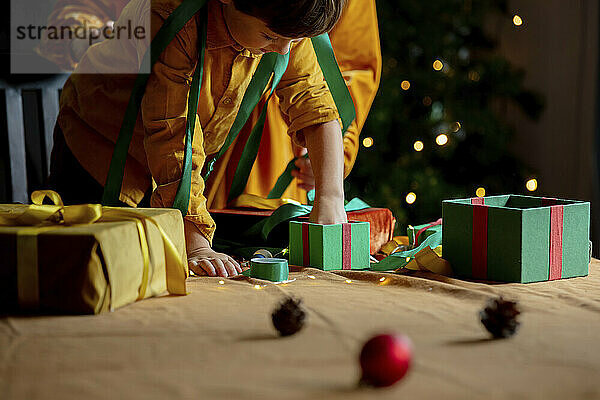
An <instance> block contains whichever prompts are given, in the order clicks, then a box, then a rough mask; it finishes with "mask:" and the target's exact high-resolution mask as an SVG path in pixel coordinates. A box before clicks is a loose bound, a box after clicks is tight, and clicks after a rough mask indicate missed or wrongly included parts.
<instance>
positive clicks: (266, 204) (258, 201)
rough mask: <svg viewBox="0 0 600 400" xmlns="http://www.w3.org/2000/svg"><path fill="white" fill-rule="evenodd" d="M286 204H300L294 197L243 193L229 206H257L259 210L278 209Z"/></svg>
mask: <svg viewBox="0 0 600 400" xmlns="http://www.w3.org/2000/svg"><path fill="white" fill-rule="evenodd" d="M284 204H296V205H298V206H299V205H300V203H299V202H297V201H296V200H292V199H284V198H282V199H264V198H262V197H259V196H256V195H253V194H248V193H242V194H240V195H239V196H238V197H236V198H235V199H234V200H233V201H232V202H231V203H230V204H229V206H231V207H234V208H257V209H259V210H276V209H278V208H279V207H281V206H282V205H284Z"/></svg>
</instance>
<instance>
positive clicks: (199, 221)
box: [50, 0, 346, 276]
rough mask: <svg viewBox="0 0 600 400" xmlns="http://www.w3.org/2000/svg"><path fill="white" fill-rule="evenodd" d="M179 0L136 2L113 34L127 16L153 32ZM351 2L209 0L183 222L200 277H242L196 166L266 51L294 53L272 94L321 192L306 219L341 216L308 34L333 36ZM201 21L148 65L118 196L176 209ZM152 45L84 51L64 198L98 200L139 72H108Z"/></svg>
mask: <svg viewBox="0 0 600 400" xmlns="http://www.w3.org/2000/svg"><path fill="white" fill-rule="evenodd" d="M179 4H181V0H156V1H153V2H152V7H151V9H150V8H149V7H148V3H147V1H146V0H132V1H131V2H130V3H129V4H128V5H127V7H125V9H124V10H123V13H122V15H121V17H120V18H119V21H117V23H116V24H115V26H116V29H118V26H120V25H123V24H125V23H126V21H130V20H134V21H135V20H141V19H143V18H144V17H145V16H148V15H150V20H151V27H152V36H154V35H155V34H156V32H157V31H158V30H159V28H160V26H161V25H162V23H164V21H165V20H166V19H167V17H168V16H169V15H170V14H171V13H172V12H173V11H174V10H175V8H177V6H178V5H179ZM344 4H345V0H298V1H294V2H290V1H288V0H268V1H261V2H256V1H253V0H210V1H209V2H208V4H207V8H208V9H207V13H208V20H207V21H208V22H207V37H206V52H205V59H204V73H203V80H202V87H201V91H200V101H199V107H198V115H197V118H196V129H195V131H196V133H195V135H194V141H193V156H192V164H193V167H192V188H191V196H190V201H189V207H188V213H187V215H186V217H185V220H184V226H185V236H186V246H187V251H188V265H189V266H190V268H191V269H192V270H193V271H194V272H196V273H205V274H208V275H210V276H215V275H219V276H234V275H236V274H238V273H239V272H241V269H240V266H239V265H238V264H237V263H236V262H235V261H234V260H233V259H232V258H231V257H229V256H227V255H225V254H221V253H217V252H215V251H213V250H212V249H211V247H210V242H211V240H212V237H213V234H214V230H215V224H214V221H213V220H212V218H211V217H210V215H209V214H208V212H207V210H206V199H205V197H204V195H203V191H204V181H203V180H202V176H201V171H202V167H203V165H204V162H205V159H206V157H207V156H211V155H214V154H215V153H217V152H218V150H219V148H220V147H221V146H222V144H223V142H224V141H225V138H226V136H227V133H228V131H229V128H230V127H231V125H232V123H233V121H234V119H235V116H236V113H237V110H238V108H239V105H240V102H241V100H242V97H243V95H244V92H245V90H246V88H247V86H248V84H249V82H250V80H251V77H252V74H253V73H254V71H255V70H256V67H257V65H258V63H259V61H260V58H261V55H262V54H264V53H266V52H272V51H274V52H278V53H280V54H287V53H288V52H289V53H290V58H289V64H288V68H287V70H286V72H285V73H284V75H283V77H282V79H281V81H280V83H279V85H278V86H277V94H278V97H279V99H280V102H281V108H282V111H283V112H284V113H285V114H286V115H287V116H288V118H289V120H290V129H289V133H290V135H292V138H293V140H295V141H296V142H297V143H298V144H299V145H302V146H304V147H306V148H307V149H308V152H309V154H310V156H311V161H312V168H313V171H314V175H315V185H316V189H317V196H316V199H315V206H314V208H313V212H312V214H311V218H312V220H313V221H315V222H318V223H322V224H332V223H342V222H346V214H345V212H344V208H343V201H344V192H343V168H344V160H343V145H342V136H341V130H340V126H339V123H338V122H337V119H338V113H337V110H336V108H335V104H334V102H333V99H332V97H331V94H330V92H329V90H328V88H327V85H326V83H325V81H324V79H323V76H322V73H321V71H320V67H319V65H318V64H317V61H316V56H315V54H314V51H313V49H312V46H311V43H310V40H307V39H302V38H306V37H311V36H316V35H319V34H321V33H324V32H327V31H329V30H330V29H331V28H332V27H333V26H334V25H335V23H336V22H337V20H338V19H339V17H340V14H341V12H342V9H343V7H344ZM199 14H200V13H199ZM198 20H199V17H198V18H192V19H191V20H190V21H189V22H188V23H187V24H186V25H185V26H184V28H183V29H182V30H181V31H179V33H178V34H177V36H176V37H175V39H174V40H173V41H172V42H171V43H170V44H169V45H168V46H167V48H166V49H165V51H164V52H163V53H162V54H161V55H160V57H159V59H158V61H157V63H156V64H155V65H154V67H153V69H152V73H151V75H150V78H149V80H148V84H147V87H146V91H145V95H144V98H143V100H142V105H141V112H140V114H139V116H138V120H137V125H136V128H135V130H134V133H133V139H132V143H131V145H130V147H129V153H128V159H127V164H126V168H125V177H124V179H123V186H122V189H121V193H120V200H121V201H123V202H124V203H127V204H128V205H130V206H138V205H141V206H143V205H146V203H147V202H148V198H149V204H150V205H151V206H152V207H170V206H171V205H172V204H173V200H174V197H175V194H176V191H177V188H178V186H179V182H180V179H181V174H182V159H183V153H184V136H185V124H186V113H187V97H188V92H189V86H190V81H191V77H192V75H193V73H194V70H195V68H196V64H197V60H198V47H199V46H198ZM145 50H146V49H145V47H144V46H139V45H137V43H136V44H135V45H133V46H125V45H123V44H122V43H120V42H117V41H113V40H105V41H103V42H101V43H99V44H97V45H95V46H92V47H91V48H90V49H89V50H88V51H87V52H86V54H85V55H84V57H83V58H82V60H81V62H80V63H79V65H78V67H77V70H76V71H75V74H73V75H72V76H71V78H70V79H69V80H68V81H67V83H66V84H65V87H64V89H63V93H62V96H61V110H60V114H59V117H58V123H57V126H56V131H55V144H54V148H53V154H52V160H51V171H50V185H51V186H52V188H53V189H55V190H57V191H58V192H59V193H61V194H62V195H63V198H64V199H65V201H66V202H68V203H69V202H70V203H76V202H77V203H81V202H85V203H90V202H98V201H99V200H100V198H101V196H102V190H103V188H102V185H103V184H104V182H106V177H107V173H108V166H109V162H110V159H111V156H112V153H113V150H114V143H115V142H116V139H117V136H118V133H119V128H120V125H121V122H122V120H123V115H124V113H125V108H126V105H127V102H128V100H129V95H130V92H131V88H132V86H133V81H134V79H135V76H132V75H114V74H107V73H106V71H109V72H110V71H112V69H111V68H113V69H115V71H116V70H117V68H116V65H121V64H126V63H132V62H136V61H137V60H140V59H141V58H142V57H143V55H144V53H145ZM290 50H291V51H290ZM78 72H80V73H78ZM81 72H86V74H82V73H81ZM90 72H102V73H101V74H99V73H96V74H90ZM153 186H155V187H154V190H150V189H152V188H153ZM150 193H151V195H150V196H148V195H149V194H150Z"/></svg>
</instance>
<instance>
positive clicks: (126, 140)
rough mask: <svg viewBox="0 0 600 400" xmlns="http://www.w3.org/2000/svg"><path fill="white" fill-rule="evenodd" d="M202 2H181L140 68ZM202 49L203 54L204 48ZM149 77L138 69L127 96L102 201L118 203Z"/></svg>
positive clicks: (153, 58) (151, 60) (152, 59)
mask: <svg viewBox="0 0 600 400" xmlns="http://www.w3.org/2000/svg"><path fill="white" fill-rule="evenodd" d="M205 5H206V0H184V1H183V3H181V5H180V6H179V7H177V8H176V9H175V11H174V12H173V13H172V14H171V15H169V17H168V18H167V19H166V21H165V22H164V24H163V25H162V27H161V28H160V30H159V31H158V33H157V34H156V36H155V37H154V39H153V40H152V43H151V44H150V48H149V49H148V50H147V51H146V54H145V55H144V58H143V61H142V64H141V65H142V67H141V68H143V67H144V66H147V65H150V67H151V68H152V67H153V66H154V64H156V62H157V61H158V58H159V57H160V55H161V54H162V52H163V51H164V49H165V48H166V47H167V46H168V45H169V43H171V41H172V40H173V39H174V38H175V36H176V35H177V33H178V32H179V31H180V30H181V29H182V28H183V27H184V26H185V24H186V23H187V22H188V21H189V20H190V19H191V18H192V17H193V16H194V15H195V14H196V13H197V12H198V11H200V10H201V9H202V7H204V6H205ZM201 53H202V54H203V53H204V52H201ZM141 68H140V69H141ZM149 78H150V74H148V73H142V72H140V73H139V74H138V75H137V77H136V79H135V83H134V85H133V90H132V92H131V97H130V98H129V103H128V104H127V108H126V110H125V116H124V117H123V123H122V124H121V130H120V131H119V137H118V138H117V142H116V143H115V150H114V152H113V156H112V159H111V161H110V167H109V170H108V176H107V178H106V183H105V185H104V193H103V195H102V204H103V205H106V206H118V205H120V202H119V195H120V194H121V186H122V185H123V176H124V174H125V161H126V160H127V153H128V151H129V145H130V144H131V138H132V137H133V130H134V128H135V124H136V122H137V116H138V114H139V110H140V106H141V104H142V99H143V97H144V92H145V91H146V85H147V83H148V79H149ZM196 103H197V101H196ZM190 161H191V160H190ZM186 212H187V207H186Z"/></svg>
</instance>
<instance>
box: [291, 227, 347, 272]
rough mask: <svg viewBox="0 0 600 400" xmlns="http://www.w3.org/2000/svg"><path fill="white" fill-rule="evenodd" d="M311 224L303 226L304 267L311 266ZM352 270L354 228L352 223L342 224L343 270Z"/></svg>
mask: <svg viewBox="0 0 600 400" xmlns="http://www.w3.org/2000/svg"><path fill="white" fill-rule="evenodd" d="M308 227H309V224H307V223H303V224H302V262H303V265H304V266H309V265H310V243H309V234H308ZM323 250H324V249H323ZM351 268H352V226H351V225H350V223H345V224H342V269H351Z"/></svg>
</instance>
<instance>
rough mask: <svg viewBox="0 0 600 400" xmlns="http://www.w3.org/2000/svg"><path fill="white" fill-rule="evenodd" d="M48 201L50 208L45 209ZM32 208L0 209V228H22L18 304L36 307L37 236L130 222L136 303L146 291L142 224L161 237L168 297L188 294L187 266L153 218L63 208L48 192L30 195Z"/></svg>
mask: <svg viewBox="0 0 600 400" xmlns="http://www.w3.org/2000/svg"><path fill="white" fill-rule="evenodd" d="M46 198H48V199H49V200H50V201H51V202H52V203H53V204H52V205H45V204H43V203H44V200H45V199H46ZM31 201H32V203H33V204H31V205H27V206H24V205H23V206H19V205H12V206H10V207H9V208H6V207H0V226H23V227H24V228H23V229H20V230H19V231H18V232H17V236H18V241H17V254H18V256H17V260H18V261H17V283H18V296H19V304H20V305H21V306H22V307H23V308H29V309H33V308H36V307H37V306H38V305H39V282H38V273H37V268H38V259H37V235H39V234H40V233H42V232H46V231H49V230H54V229H57V227H58V226H70V225H87V224H93V223H97V222H116V221H132V222H135V223H136V226H137V230H138V236H139V240H140V246H141V250H142V258H143V263H144V265H143V273H142V283H141V284H140V288H139V290H138V298H137V300H141V299H143V298H144V296H145V294H146V289H147V287H148V271H149V268H150V251H149V248H148V240H147V237H146V229H145V227H144V222H149V223H152V224H153V225H154V226H156V228H157V229H158V231H159V232H160V235H161V237H162V241H163V245H164V251H165V257H166V260H165V261H166V276H167V290H168V291H169V293H171V294H176V295H185V294H187V291H186V286H185V280H186V278H187V276H188V269H187V263H185V262H183V260H182V259H181V257H180V256H179V253H178V252H177V249H176V247H175V245H174V244H173V242H172V241H171V239H170V238H169V237H168V236H167V234H166V233H165V231H164V230H163V229H162V228H161V226H160V225H159V224H158V222H156V220H154V219H153V218H152V217H148V216H144V215H140V214H137V213H135V212H132V211H128V210H124V209H123V208H117V207H102V206H101V205H100V204H81V205H74V206H65V205H64V204H63V201H62V199H61V198H60V195H59V194H58V193H56V192H54V191H51V190H39V191H35V192H33V193H32V194H31Z"/></svg>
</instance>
